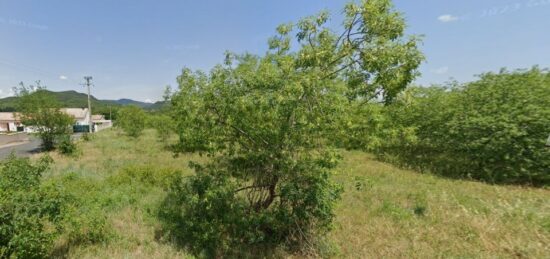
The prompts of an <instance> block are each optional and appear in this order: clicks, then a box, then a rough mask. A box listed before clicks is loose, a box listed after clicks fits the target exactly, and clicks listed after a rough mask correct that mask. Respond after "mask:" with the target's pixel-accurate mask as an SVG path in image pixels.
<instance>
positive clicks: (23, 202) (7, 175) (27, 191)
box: [0, 155, 65, 258]
mask: <svg viewBox="0 0 550 259" xmlns="http://www.w3.org/2000/svg"><path fill="white" fill-rule="evenodd" d="M51 162H52V160H51V158H50V157H48V156H45V157H43V158H41V159H40V161H38V162H37V163H35V164H32V163H31V162H30V161H29V160H28V159H20V158H15V156H13V155H12V156H11V157H9V158H8V159H7V160H6V161H4V162H2V163H1V164H0V223H1V224H0V257H1V258H12V257H13V258H43V257H46V256H47V254H48V252H49V250H50V248H51V246H52V241H53V239H54V237H55V236H56V235H57V234H58V230H59V229H60V227H61V223H60V222H61V219H62V209H63V205H64V202H65V197H64V196H63V195H62V192H61V191H60V190H59V188H58V187H57V186H55V185H42V184H41V182H40V179H41V175H42V173H43V172H44V171H45V170H46V169H47V168H48V166H49V164H50V163H51Z"/></svg>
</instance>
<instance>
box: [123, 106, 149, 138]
mask: <svg viewBox="0 0 550 259" xmlns="http://www.w3.org/2000/svg"><path fill="white" fill-rule="evenodd" d="M145 120H146V114H145V112H144V111H143V109H141V108H139V107H137V106H134V105H129V106H125V107H123V108H120V109H119V110H118V112H117V120H116V125H117V126H118V127H120V128H121V129H122V130H123V131H124V132H125V133H126V135H128V136H130V137H133V138H137V137H139V136H140V135H141V132H142V131H143V129H144V128H145V122H146V121H145Z"/></svg>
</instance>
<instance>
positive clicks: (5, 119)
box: [0, 108, 113, 133]
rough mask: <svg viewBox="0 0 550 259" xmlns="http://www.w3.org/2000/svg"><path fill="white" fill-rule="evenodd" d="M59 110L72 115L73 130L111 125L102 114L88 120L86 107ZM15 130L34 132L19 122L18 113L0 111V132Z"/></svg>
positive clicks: (86, 129) (94, 129)
mask: <svg viewBox="0 0 550 259" xmlns="http://www.w3.org/2000/svg"><path fill="white" fill-rule="evenodd" d="M61 111H62V112H64V113H66V114H67V115H69V116H71V117H73V119H74V120H75V122H74V125H73V130H74V131H75V132H87V131H88V126H90V125H93V128H92V130H93V131H100V130H103V129H106V128H109V127H111V126H112V125H113V124H112V122H111V120H106V119H105V116H103V115H92V121H91V122H90V116H89V114H90V113H89V111H88V109H87V108H61ZM16 131H25V132H28V133H31V132H34V130H33V128H32V127H25V126H24V125H23V124H22V123H21V116H20V113H17V112H15V113H14V112H0V132H16Z"/></svg>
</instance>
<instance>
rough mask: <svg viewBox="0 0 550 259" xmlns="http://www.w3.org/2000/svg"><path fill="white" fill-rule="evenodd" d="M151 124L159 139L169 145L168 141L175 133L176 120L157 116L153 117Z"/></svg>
mask: <svg viewBox="0 0 550 259" xmlns="http://www.w3.org/2000/svg"><path fill="white" fill-rule="evenodd" d="M151 124H152V126H153V128H154V129H155V130H156V131H157V135H158V139H159V140H160V141H161V142H162V143H164V144H167V143H168V139H169V138H170V136H171V135H172V134H173V132H174V126H175V125H174V124H175V123H174V120H173V119H172V118H170V116H167V115H163V114H160V115H156V116H152V117H151Z"/></svg>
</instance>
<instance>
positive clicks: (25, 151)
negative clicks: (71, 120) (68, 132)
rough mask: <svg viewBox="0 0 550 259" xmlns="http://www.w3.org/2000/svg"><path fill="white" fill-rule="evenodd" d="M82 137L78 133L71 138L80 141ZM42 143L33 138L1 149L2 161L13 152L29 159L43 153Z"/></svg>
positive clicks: (0, 157)
mask: <svg viewBox="0 0 550 259" xmlns="http://www.w3.org/2000/svg"><path fill="white" fill-rule="evenodd" d="M81 136H82V133H76V134H73V135H72V136H71V138H72V139H73V140H78V139H79V138H80V137H81ZM41 143H42V142H41V141H40V139H38V138H36V137H33V136H31V137H30V139H29V141H28V142H25V143H23V144H19V143H14V144H13V145H11V146H7V147H0V160H4V159H6V158H7V157H8V156H9V155H10V154H11V152H14V153H15V155H16V156H20V157H28V156H31V155H33V154H37V153H40V152H41V149H40V144H41Z"/></svg>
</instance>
